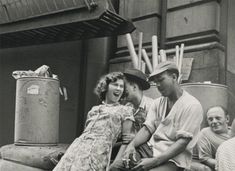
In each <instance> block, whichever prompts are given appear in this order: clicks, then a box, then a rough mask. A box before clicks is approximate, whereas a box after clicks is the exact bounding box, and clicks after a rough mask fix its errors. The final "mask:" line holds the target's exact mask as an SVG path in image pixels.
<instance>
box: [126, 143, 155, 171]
mask: <svg viewBox="0 0 235 171" xmlns="http://www.w3.org/2000/svg"><path fill="white" fill-rule="evenodd" d="M122 160H123V164H124V166H125V167H126V168H127V169H130V170H132V171H148V170H149V169H152V168H154V167H156V166H157V165H159V159H158V158H157V157H155V158H142V159H141V158H140V156H139V155H138V153H136V150H135V147H134V146H133V144H132V143H130V144H129V145H128V146H127V148H126V150H125V152H124V155H123V158H122Z"/></svg>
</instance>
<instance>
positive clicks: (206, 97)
mask: <svg viewBox="0 0 235 171" xmlns="http://www.w3.org/2000/svg"><path fill="white" fill-rule="evenodd" d="M181 86H182V88H183V89H184V90H186V91H187V92H188V93H190V94H191V95H193V96H194V97H196V98H197V99H198V100H199V101H200V103H201V105H202V107H203V110H204V119H203V123H202V125H201V126H202V128H203V127H205V126H207V122H206V112H207V110H208V109H209V108H210V107H213V106H216V105H220V106H223V107H224V108H225V109H228V87H227V86H225V85H221V84H210V83H186V84H181Z"/></svg>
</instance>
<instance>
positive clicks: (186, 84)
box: [181, 83, 228, 88]
mask: <svg viewBox="0 0 235 171" xmlns="http://www.w3.org/2000/svg"><path fill="white" fill-rule="evenodd" d="M194 85H195V86H212V87H223V88H228V86H227V85H224V84H217V83H183V84H181V86H182V87H186V86H194Z"/></svg>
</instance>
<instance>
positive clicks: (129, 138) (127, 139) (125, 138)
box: [122, 133, 135, 144]
mask: <svg viewBox="0 0 235 171" xmlns="http://www.w3.org/2000/svg"><path fill="white" fill-rule="evenodd" d="M134 138H135V134H131V133H129V134H128V133H125V134H122V143H123V144H129V143H130V142H131V141H132V140H133V139H134Z"/></svg>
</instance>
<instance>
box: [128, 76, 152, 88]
mask: <svg viewBox="0 0 235 171" xmlns="http://www.w3.org/2000/svg"><path fill="white" fill-rule="evenodd" d="M124 75H125V76H126V77H130V78H132V79H133V80H135V81H136V82H138V83H139V84H140V85H141V87H142V89H143V90H147V89H149V88H150V84H149V82H148V81H146V80H144V79H141V78H139V77H137V76H134V75H132V74H129V73H124Z"/></svg>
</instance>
